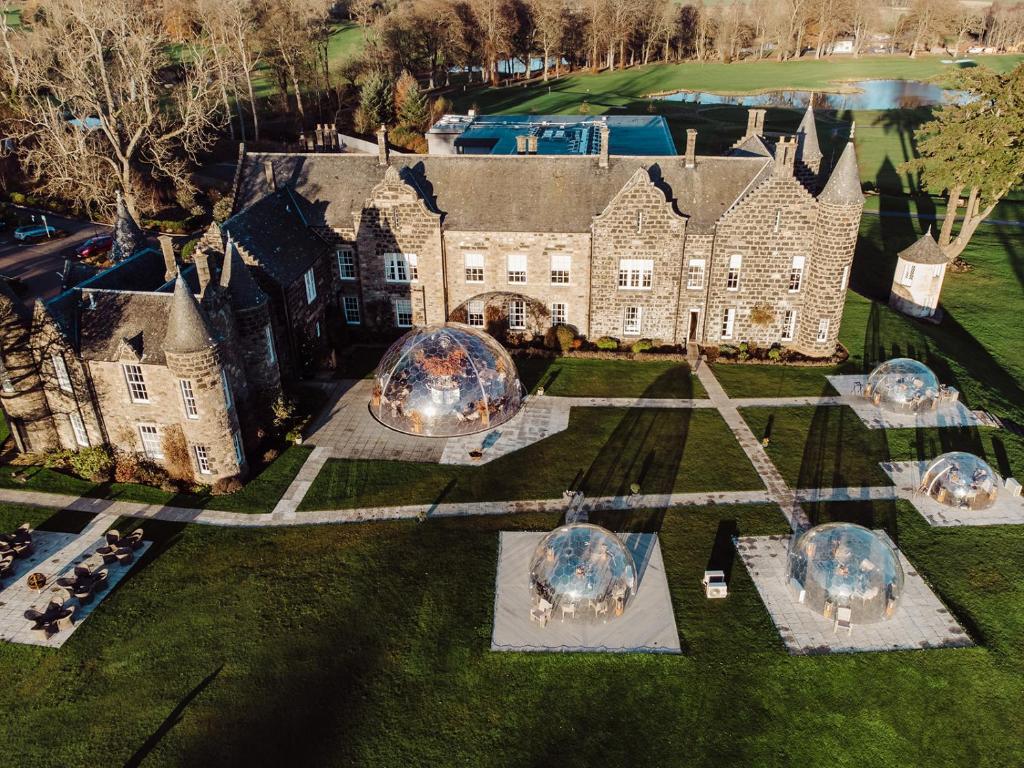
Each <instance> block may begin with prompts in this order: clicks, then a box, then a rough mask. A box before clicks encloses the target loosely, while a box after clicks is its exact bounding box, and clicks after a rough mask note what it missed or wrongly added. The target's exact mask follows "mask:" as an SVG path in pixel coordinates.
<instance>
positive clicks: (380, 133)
mask: <svg viewBox="0 0 1024 768" xmlns="http://www.w3.org/2000/svg"><path fill="white" fill-rule="evenodd" d="M388 162H389V161H388V127H387V126H386V125H381V127H380V128H378V129H377V165H380V166H386V165H388Z"/></svg>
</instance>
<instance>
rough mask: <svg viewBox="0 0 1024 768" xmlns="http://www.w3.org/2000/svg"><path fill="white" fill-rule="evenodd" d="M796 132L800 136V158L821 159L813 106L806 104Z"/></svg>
mask: <svg viewBox="0 0 1024 768" xmlns="http://www.w3.org/2000/svg"><path fill="white" fill-rule="evenodd" d="M796 134H797V136H798V137H800V158H801V159H802V160H821V158H822V157H823V155H822V154H821V147H820V146H819V145H818V126H817V125H816V124H815V122H814V108H813V107H812V106H811V105H810V104H808V105H807V111H806V112H804V117H803V120H801V121H800V125H799V127H797V129H796Z"/></svg>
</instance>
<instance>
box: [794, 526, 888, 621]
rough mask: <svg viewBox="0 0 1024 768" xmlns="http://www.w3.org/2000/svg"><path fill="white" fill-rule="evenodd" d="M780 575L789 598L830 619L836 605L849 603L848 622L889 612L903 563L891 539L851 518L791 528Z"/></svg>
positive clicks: (875, 618)
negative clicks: (796, 529) (784, 577)
mask: <svg viewBox="0 0 1024 768" xmlns="http://www.w3.org/2000/svg"><path fill="white" fill-rule="evenodd" d="M786 575H787V579H788V583H789V588H790V593H791V594H792V596H793V598H794V599H795V600H796V601H797V602H799V603H802V604H803V605H805V606H807V608H808V610H812V611H815V612H817V613H818V614H820V615H822V616H824V617H825V618H827V619H835V618H837V617H838V612H837V611H838V609H839V608H849V609H850V615H849V621H851V622H852V623H854V624H870V623H873V622H877V621H883V620H885V619H888V618H891V617H892V615H893V612H894V611H895V610H896V606H897V605H898V603H899V600H900V595H901V594H902V592H903V567H902V566H901V565H900V561H899V558H898V557H897V555H896V551H895V550H894V549H893V547H892V545H891V544H889V542H888V541H887V540H886V539H885V538H883V537H882V536H880V535H878V534H877V533H875V532H874V531H871V530H868V529H867V528H864V527H863V526H860V525H854V524H853V523H825V524H823V525H818V526H815V527H814V528H810V529H808V530H806V531H803V532H800V533H796V534H794V535H793V538H792V540H791V541H790V545H789V552H788V559H787V568H786ZM844 616H845V611H844Z"/></svg>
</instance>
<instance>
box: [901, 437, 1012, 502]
mask: <svg viewBox="0 0 1024 768" xmlns="http://www.w3.org/2000/svg"><path fill="white" fill-rule="evenodd" d="M1001 486H1002V480H1001V478H1000V477H999V475H998V474H997V473H996V471H995V470H994V469H992V467H990V466H989V465H988V463H987V462H986V461H985V460H984V459H981V458H979V457H977V456H975V455H974V454H973V453H964V452H962V451H953V452H951V453H944V454H942V455H941V456H939V457H938V458H936V459H935V460H934V461H933V462H932V463H931V464H929V465H928V469H927V470H925V473H924V477H923V478H922V479H921V487H920V488H919V489H918V490H919V492H921V493H924V494H926V495H927V496H928V497H930V498H932V499H934V500H935V501H937V502H938V503H940V504H945V505H946V506H947V507H955V508H960V509H964V508H966V509H988V508H989V507H991V506H992V505H993V504H995V503H996V499H997V498H998V496H999V488H1000V487H1001Z"/></svg>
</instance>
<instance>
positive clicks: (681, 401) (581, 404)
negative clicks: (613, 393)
mask: <svg viewBox="0 0 1024 768" xmlns="http://www.w3.org/2000/svg"><path fill="white" fill-rule="evenodd" d="M543 399H545V400H555V401H559V402H563V403H567V404H568V405H570V406H572V407H573V408H714V407H715V404H714V403H713V402H712V401H711V400H710V398H699V399H686V398H668V397H561V396H552V395H544V396H543Z"/></svg>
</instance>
